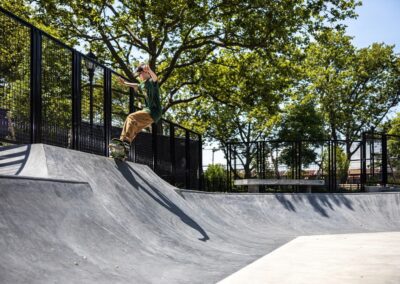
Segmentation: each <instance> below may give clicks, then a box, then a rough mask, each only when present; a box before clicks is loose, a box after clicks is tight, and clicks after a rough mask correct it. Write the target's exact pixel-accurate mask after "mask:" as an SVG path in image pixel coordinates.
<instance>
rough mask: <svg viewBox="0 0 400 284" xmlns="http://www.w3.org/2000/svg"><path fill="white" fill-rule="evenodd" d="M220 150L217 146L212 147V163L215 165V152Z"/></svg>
mask: <svg viewBox="0 0 400 284" xmlns="http://www.w3.org/2000/svg"><path fill="white" fill-rule="evenodd" d="M216 151H218V149H216V148H215V147H214V148H212V164H213V165H214V153H215V152H216Z"/></svg>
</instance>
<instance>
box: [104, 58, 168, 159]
mask: <svg viewBox="0 0 400 284" xmlns="http://www.w3.org/2000/svg"><path fill="white" fill-rule="evenodd" d="M135 76H136V77H137V76H139V80H140V83H139V84H137V83H130V82H128V81H125V80H124V79H122V78H118V80H119V82H120V83H121V84H123V85H125V86H129V87H131V88H134V89H135V91H136V92H137V93H139V94H140V95H142V96H144V101H145V107H144V108H143V110H140V111H136V112H133V113H131V114H129V115H128V117H127V118H126V120H125V123H124V126H123V128H122V132H121V136H120V138H119V139H118V138H114V139H112V142H111V144H110V150H111V151H110V152H111V156H113V157H116V156H121V153H119V154H118V153H117V152H120V150H121V147H120V148H119V149H118V146H123V148H124V149H125V157H126V155H127V153H128V152H129V149H130V144H131V143H132V141H133V140H134V139H135V137H136V135H137V134H138V133H139V132H140V131H141V130H142V129H144V128H146V127H148V126H150V125H151V124H152V123H156V122H158V121H159V120H160V119H161V115H162V108H161V102H160V93H159V86H158V78H157V75H156V74H155V73H154V72H153V71H152V70H151V69H150V67H149V66H148V65H146V64H140V65H139V66H138V67H137V68H136V70H135ZM113 150H114V151H113ZM114 154H116V155H114Z"/></svg>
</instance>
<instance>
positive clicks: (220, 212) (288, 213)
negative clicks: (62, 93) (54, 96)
mask: <svg viewBox="0 0 400 284" xmlns="http://www.w3.org/2000/svg"><path fill="white" fill-rule="evenodd" d="M395 231H400V194H399V193H379V194H376V193H368V194H223V193H218V194H217V193H202V192H195V191H187V190H179V189H177V188H174V187H173V186H171V185H170V184H168V183H167V182H165V181H163V180H162V179H161V178H159V177H158V176H157V175H156V174H155V173H154V172H153V171H152V170H151V169H150V168H149V167H147V166H144V165H139V164H134V163H130V162H117V161H114V160H112V159H109V158H106V157H101V156H96V155H92V154H87V153H82V152H78V151H74V150H69V149H63V148H58V147H54V146H48V145H43V144H33V145H22V146H10V147H3V148H0V252H1V254H0V283H216V282H218V281H221V280H222V279H224V278H226V277H228V276H229V275H231V274H233V273H235V272H236V271H238V270H240V269H241V268H243V267H245V266H246V265H248V264H250V263H252V262H254V261H255V260H257V259H259V258H261V257H263V256H265V255H268V254H269V253H271V252H272V251H274V250H276V249H277V248H279V247H281V246H283V245H285V244H286V243H288V242H290V241H292V240H294V239H295V238H297V237H299V236H312V235H329V234H350V233H372V232H395ZM394 277H399V275H395V276H394ZM395 279H400V278H395Z"/></svg>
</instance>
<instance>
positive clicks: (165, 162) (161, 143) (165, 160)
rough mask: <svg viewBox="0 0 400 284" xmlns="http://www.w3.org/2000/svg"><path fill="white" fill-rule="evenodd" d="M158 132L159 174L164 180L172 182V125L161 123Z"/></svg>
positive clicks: (157, 169)
mask: <svg viewBox="0 0 400 284" xmlns="http://www.w3.org/2000/svg"><path fill="white" fill-rule="evenodd" d="M158 125H159V127H158V132H157V168H156V171H157V174H158V175H159V176H161V177H162V178H163V179H164V180H167V181H171V174H172V168H171V166H172V165H171V137H170V125H169V123H167V122H165V121H161V122H159V124H158Z"/></svg>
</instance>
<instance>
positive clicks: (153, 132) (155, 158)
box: [151, 123, 158, 172]
mask: <svg viewBox="0 0 400 284" xmlns="http://www.w3.org/2000/svg"><path fill="white" fill-rule="evenodd" d="M157 132H158V127H157V124H156V123H153V124H152V125H151V136H152V139H151V140H152V148H153V171H155V172H157V163H158V151H157V150H158V149H157V140H158V135H157Z"/></svg>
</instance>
